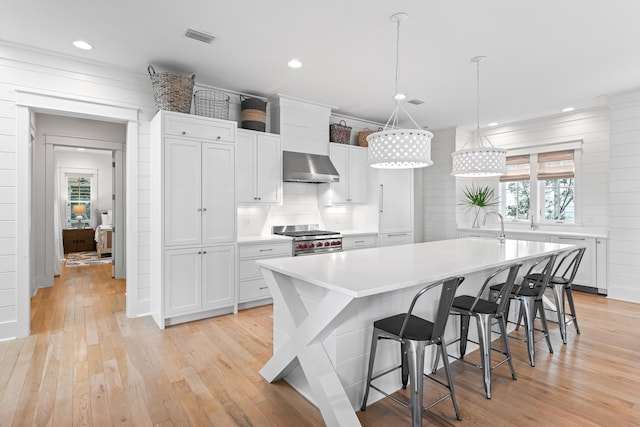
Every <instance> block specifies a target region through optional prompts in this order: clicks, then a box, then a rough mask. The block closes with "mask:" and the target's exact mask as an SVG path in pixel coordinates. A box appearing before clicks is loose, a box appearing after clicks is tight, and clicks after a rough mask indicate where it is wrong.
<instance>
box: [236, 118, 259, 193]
mask: <svg viewBox="0 0 640 427" xmlns="http://www.w3.org/2000/svg"><path fill="white" fill-rule="evenodd" d="M255 148H256V138H255V135H253V134H251V133H249V132H244V131H241V130H238V143H237V145H236V201H237V202H238V203H255V202H257V200H258V195H257V194H256V169H257V167H258V165H257V163H256V152H255Z"/></svg>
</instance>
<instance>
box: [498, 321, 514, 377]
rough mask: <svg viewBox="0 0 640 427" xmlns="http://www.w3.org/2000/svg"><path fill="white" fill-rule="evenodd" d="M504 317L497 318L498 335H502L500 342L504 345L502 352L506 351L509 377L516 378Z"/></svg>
mask: <svg viewBox="0 0 640 427" xmlns="http://www.w3.org/2000/svg"><path fill="white" fill-rule="evenodd" d="M505 322H506V320H505V318H504V317H500V318H498V326H500V336H501V337H502V344H503V345H504V352H505V353H507V355H506V356H507V363H509V369H510V370H511V378H513V379H514V380H517V379H518V377H517V376H516V371H515V369H513V361H512V358H511V347H509V339H508V337H507V325H506V323H505Z"/></svg>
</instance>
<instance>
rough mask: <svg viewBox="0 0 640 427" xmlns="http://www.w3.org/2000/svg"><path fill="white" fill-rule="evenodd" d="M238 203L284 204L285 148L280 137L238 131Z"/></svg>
mask: <svg viewBox="0 0 640 427" xmlns="http://www.w3.org/2000/svg"><path fill="white" fill-rule="evenodd" d="M237 153H238V158H237V173H236V176H237V187H236V194H237V202H238V203H248V204H278V203H281V202H282V149H281V148H280V136H279V135H273V134H267V133H262V132H254V131H248V130H242V129H241V130H238V151H237Z"/></svg>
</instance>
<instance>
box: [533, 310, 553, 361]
mask: <svg viewBox="0 0 640 427" xmlns="http://www.w3.org/2000/svg"><path fill="white" fill-rule="evenodd" d="M536 307H537V308H536V309H537V310H538V314H540V321H541V322H542V330H543V331H544V338H545V339H546V341H547V347H549V353H553V347H551V337H550V336H549V328H548V327H547V315H546V314H544V304H542V300H538V301H536ZM533 316H534V318H535V311H534V312H533Z"/></svg>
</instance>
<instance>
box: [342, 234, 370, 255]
mask: <svg viewBox="0 0 640 427" xmlns="http://www.w3.org/2000/svg"><path fill="white" fill-rule="evenodd" d="M377 243H378V235H377V234H371V235H365V236H344V237H343V238H342V249H343V250H345V251H349V250H353V249H364V248H374V247H376V245H377Z"/></svg>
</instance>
